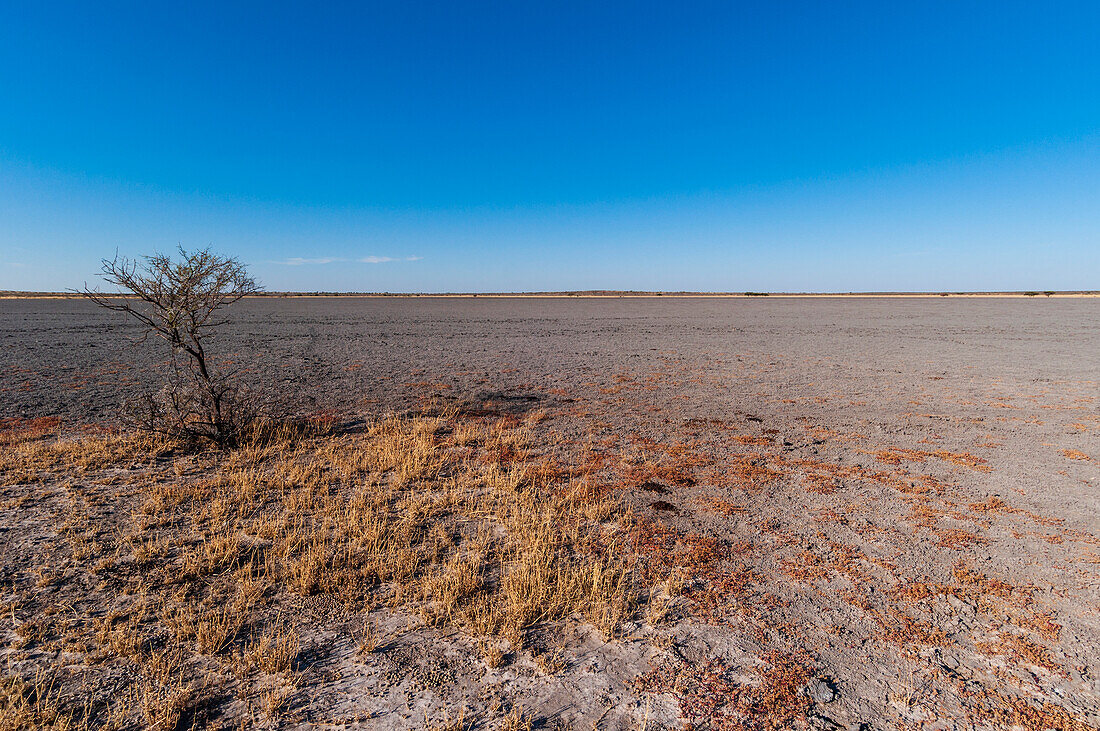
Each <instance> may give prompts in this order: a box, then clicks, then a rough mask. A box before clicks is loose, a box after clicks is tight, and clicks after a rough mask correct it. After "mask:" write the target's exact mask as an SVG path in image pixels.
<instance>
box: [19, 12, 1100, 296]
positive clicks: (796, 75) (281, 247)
mask: <svg viewBox="0 0 1100 731" xmlns="http://www.w3.org/2000/svg"><path fill="white" fill-rule="evenodd" d="M317 5H319V4H317V3H308V4H307V3H300V4H286V3H264V4H255V5H249V4H240V3H229V2H221V3H202V2H196V3H187V4H184V3H179V4H173V5H171V6H169V5H167V4H161V3H111V2H106V3H73V4H61V3H50V2H41V3H19V4H17V3H3V4H0V289H30V290H39V289H49V290H54V289H61V288H65V287H75V286H79V285H80V284H81V283H82V282H83V281H84V280H85V279H91V278H92V276H93V275H94V273H95V271H96V270H97V268H98V267H97V262H98V260H99V259H100V258H102V257H103V256H109V255H111V254H113V252H114V251H115V250H116V248H117V249H118V250H119V251H120V252H122V253H124V254H129V255H137V254H142V253H148V252H151V251H153V250H168V249H171V248H174V247H175V246H176V245H177V244H182V245H184V246H186V247H200V246H207V245H210V246H212V247H213V248H215V249H216V250H218V251H220V252H224V253H228V254H232V255H235V256H238V257H240V258H241V259H242V260H243V261H245V262H246V263H248V264H249V265H250V267H251V269H252V270H253V271H254V272H255V273H256V274H257V275H258V276H259V278H260V279H261V280H262V281H263V282H264V283H265V284H266V285H267V287H268V288H269V289H295V290H314V289H324V290H359V291H377V290H388V291H468V290H480V291H485V290H539V289H588V288H612V289H689V290H729V291H743V290H748V289H753V290H788V291H851V290H859V291H865V290H974V289H980V290H984V289H1095V288H1100V92H1098V90H1100V50H1098V49H1097V44H1096V35H1097V31H1098V29H1100V5H1097V4H1096V3H1092V2H1082V3H1053V4H1038V3H1016V2H997V3H992V2H990V3H966V2H942V3H939V2H929V3H912V4H909V5H908V6H907V7H903V6H902V4H900V3H881V2H878V3H859V2H839V3H824V2H813V3H794V2H787V3H783V2H760V3H689V4H682V3H660V4H657V3H645V2H634V3H571V2H557V3H546V4H541V5H539V4H535V3H529V2H515V3H447V4H444V3H437V4H429V3H415V2H410V3H386V4H378V5H375V4H369V3H347V4H341V3H329V4H325V5H324V7H317Z"/></svg>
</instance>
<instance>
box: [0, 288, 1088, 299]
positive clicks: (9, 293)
mask: <svg viewBox="0 0 1100 731" xmlns="http://www.w3.org/2000/svg"><path fill="white" fill-rule="evenodd" d="M79 296H80V295H79V294H76V293H73V292H26V291H20V290H0V298H9V299H10V298H20V299H22V298H32V297H43V298H47V297H52V298H68V297H79ZM119 296H120V297H121V296H123V295H119ZM249 296H250V297H275V298H278V297H1054V296H1058V297H1100V290H1067V291H1054V290H1028V291H1016V292H688V291H668V292H657V291H642V290H613V289H590V290H578V291H572V292H564V291H563V292H260V293H257V294H254V295H249Z"/></svg>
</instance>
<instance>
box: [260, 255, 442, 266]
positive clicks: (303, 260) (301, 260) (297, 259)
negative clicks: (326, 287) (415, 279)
mask: <svg viewBox="0 0 1100 731" xmlns="http://www.w3.org/2000/svg"><path fill="white" fill-rule="evenodd" d="M423 258H424V257H422V256H406V257H395V256H364V257H361V258H359V259H347V258H344V257H341V256H321V257H316V258H307V257H302V256H292V257H289V258H287V259H280V260H278V261H272V262H268V263H270V264H281V265H283V266H288V267H300V266H303V265H307V264H335V263H338V262H349V261H356V262H359V263H360V264H384V263H386V262H390V261H420V260H421V259H423Z"/></svg>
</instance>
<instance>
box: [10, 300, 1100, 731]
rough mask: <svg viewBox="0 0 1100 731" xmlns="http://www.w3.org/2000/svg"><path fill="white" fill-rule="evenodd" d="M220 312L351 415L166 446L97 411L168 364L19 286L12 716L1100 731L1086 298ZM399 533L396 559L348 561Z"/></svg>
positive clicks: (250, 368) (244, 342)
mask: <svg viewBox="0 0 1100 731" xmlns="http://www.w3.org/2000/svg"><path fill="white" fill-rule="evenodd" d="M229 316H230V318H231V319H232V323H231V325H230V326H228V327H227V328H225V330H224V335H223V336H222V337H221V338H219V340H217V341H216V342H215V345H214V347H215V349H217V351H218V352H219V353H221V354H224V357H225V359H226V360H229V361H232V362H233V364H234V365H235V366H237V367H240V368H242V369H244V377H245V378H247V379H249V380H250V381H251V382H254V383H255V384H256V385H257V387H262V388H264V389H266V390H267V392H268V393H271V394H276V395H278V397H279V398H280V399H281V400H282V401H283V402H284V403H286V404H289V405H290V406H291V407H292V408H293V410H294V411H295V412H296V413H299V414H304V415H308V416H311V417H313V418H314V420H315V421H316V422H318V423H323V424H325V425H326V428H330V429H331V431H330V432H328V433H326V434H325V435H323V436H318V437H310V438H309V439H307V440H305V441H303V442H297V441H295V442H293V443H291V442H287V443H286V444H284V447H285V448H279V449H274V448H272V447H265V446H263V445H257V446H254V447H250V448H249V451H247V452H246V453H245V454H244V455H243V456H242V455H237V456H233V455H230V456H228V457H227V456H219V455H211V454H207V453H200V454H192V453H187V452H184V451H182V450H179V449H173V448H171V447H165V446H164V445H160V446H157V447H155V450H154V452H152V453H150V452H146V453H143V452H142V451H141V449H139V448H138V447H137V446H135V443H134V441H133V438H132V437H127V436H125V435H122V436H120V435H117V434H113V433H107V434H106V435H104V434H101V433H99V432H98V431H96V430H93V429H89V426H93V425H102V424H105V423H106V424H110V421H111V419H113V417H114V415H115V414H116V413H117V410H118V405H119V403H120V402H121V400H122V399H123V398H124V397H125V396H126V394H127V393H128V392H129V391H130V390H132V389H133V388H135V387H136V386H137V385H139V384H141V383H143V382H146V381H147V380H148V379H149V378H151V377H154V375H155V367H156V364H157V362H158V360H160V359H162V358H163V350H162V343H159V342H155V341H152V340H150V341H149V342H146V343H142V344H134V343H131V342H130V340H131V339H132V338H133V336H134V335H135V334H136V333H137V331H136V330H134V329H133V328H132V326H131V325H130V324H129V323H127V322H126V321H125V320H123V319H121V316H116V315H115V314H114V313H110V312H103V311H99V310H96V309H95V308H94V307H93V306H91V305H90V304H89V303H86V302H84V301H81V300H73V299H27V300H20V299H9V300H0V416H2V417H4V418H5V419H6V421H5V422H4V423H5V433H6V435H5V437H4V440H5V441H3V442H0V444H3V445H4V447H3V448H4V450H5V451H6V455H5V456H4V457H3V458H2V462H0V485H2V495H0V499H2V502H0V578H2V581H0V591H2V592H3V597H2V598H3V601H4V606H3V611H2V612H0V614H2V615H3V616H5V617H10V622H7V621H6V622H5V623H4V626H3V628H2V629H0V639H2V641H3V643H4V644H3V648H4V649H3V650H2V654H3V655H4V657H5V666H6V670H5V673H6V676H7V678H8V680H6V681H5V682H6V683H8V685H9V688H8V690H7V691H6V692H7V696H6V698H7V700H6V701H5V703H6V705H5V706H4V708H5V711H4V713H7V714H8V716H3V715H0V719H3V718H5V717H10V718H32V717H33V718H35V719H36V723H39V724H40V725H45V723H46V721H45V720H43V719H46V718H47V717H48V716H49V714H51V713H52V714H54V715H53V716H52V718H54V721H51V722H54V723H60V720H58V719H64V718H73V719H75V720H74V723H77V722H88V724H89V725H91V726H105V725H107V726H109V725H111V724H114V725H115V726H116V727H125V726H126V725H127V724H131V725H133V724H137V725H146V726H153V725H156V724H161V725H162V726H165V727H169V726H173V725H176V726H180V727H186V726H188V725H191V724H194V725H198V726H212V727H216V726H219V725H220V726H224V727H240V726H242V725H243V726H253V725H254V726H271V727H296V726H300V727H320V728H351V727H355V728H421V727H428V728H467V727H469V728H510V729H518V728H525V727H527V726H526V725H525V724H530V727H532V728H576V729H591V728H600V729H647V730H653V729H661V728H670V729H671V728H682V727H683V725H684V723H686V722H689V723H693V724H695V728H699V729H704V728H714V729H757V728H759V729H765V728H786V727H804V726H806V725H809V726H811V727H814V728H823V729H834V728H861V727H862V728H867V729H871V728H883V729H885V728H1006V727H1011V726H1018V727H1023V728H1027V729H1041V728H1058V729H1085V728H1095V727H1097V726H1098V725H1100V664H1098V662H1097V657H1098V656H1100V492H1098V490H1100V299H1096V298H1074V299H1068V298H1067V299H1059V298H1057V297H1055V298H1050V299H1047V298H1039V299H1035V298H988V299H982V298H966V299H962V298H954V297H946V298H940V297H928V298H897V299H877V298H837V299H821V298H814V299H800V298H763V297H762V298H752V299H692V298H646V299H632V298H624V299H580V298H578V299H564V298H547V299H536V298H522V299H495V298H493V299H489V298H477V299H473V298H468V299H458V298H450V299H433V298H429V297H418V298H315V299H314V298H287V299H251V300H245V301H242V302H241V303H238V304H237V305H235V306H234V307H233V308H232V309H231V310H230V311H229ZM393 414H398V415H400V416H401V417H402V419H400V420H396V421H394V420H392V419H391V421H389V422H380V420H382V419H385V418H386V417H387V415H393ZM43 417H60V422H57V421H56V420H54V419H45V418H43ZM88 440H100V441H99V442H96V444H97V445H98V446H97V447H96V448H97V449H98V450H100V452H102V453H107V454H108V455H109V456H107V457H104V456H102V454H101V455H100V456H96V457H89V456H87V451H88V450H89V449H91V448H90V447H79V446H74V445H79V444H84V443H86V442H88ZM127 440H129V441H127ZM386 440H389V441H386ZM383 442H384V443H386V444H390V445H392V449H393V450H396V453H395V454H391V453H390V452H387V453H386V454H385V455H380V453H379V454H376V452H378V451H379V450H381V447H379V446H378V445H379V444H382V443H383ZM58 445H61V446H58ZM149 449H154V448H152V447H150V448H149ZM403 449H404V450H411V449H418V450H423V451H424V452H425V454H427V455H428V456H427V457H425V460H427V461H426V462H425V463H424V464H419V463H418V464H417V465H415V466H413V467H410V466H409V465H408V464H407V460H406V461H405V462H403V461H402V460H403V459H405V458H404V457H402V456H401V450H403ZM65 450H69V451H65ZM81 450H83V451H81ZM372 450H374V451H372ZM353 452H354V453H355V454H356V455H360V457H357V460H358V461H356V462H355V465H354V467H351V466H349V465H348V460H347V458H346V455H347V454H351V453H353ZM287 455H290V456H287ZM280 460H281V461H280ZM301 465H307V467H308V468H307V467H302V466H301ZM425 465H427V466H425ZM292 466H293V469H292ZM296 470H297V471H296ZM272 475H279V479H278V480H275V478H273V477H272ZM257 485H259V487H257ZM364 486H370V489H371V490H372V491H373V492H371V494H370V496H369V498H366V497H363V496H362V495H361V494H360V493H361V492H362V491H363V490H365V489H366V488H365V487H364ZM242 495H245V496H246V497H241V496H242ZM442 495H445V496H446V499H443V498H441V497H438V496H442ZM433 496H436V497H433ZM487 496H489V497H487ZM249 501H251V502H249ZM525 501H526V502H525ZM547 505H549V506H551V507H547V508H546V515H545V516H544V519H542V518H540V520H542V522H541V523H539V525H540V526H541V528H539V527H531V526H530V525H528V523H523V522H522V520H527V519H528V517H529V516H528V517H524V516H521V515H520V513H523V512H524V511H527V512H528V513H530V514H538V515H540V516H541V515H542V513H541V512H539V511H541V510H542V508H543V507H544V506H547ZM218 506H221V507H218ZM471 506H476V510H475V509H473V508H472V507H471ZM570 506H573V507H572V508H571V507H570ZM573 508H575V511H576V515H570V514H569V510H570V509H573ZM555 511H556V512H555ZM414 513H415V514H416V515H418V516H420V517H419V518H418V519H417V520H418V521H419V522H417V523H416V524H415V525H411V524H410V525H409V526H404V527H403V528H402V529H401V531H398V532H394V533H392V534H390V533H386V532H385V530H388V529H385V530H384V529H383V528H378V529H377V530H376V532H375V533H371V536H370V537H366V536H365V535H363V534H361V533H358V532H356V531H357V530H358V529H357V528H356V526H358V525H360V524H362V523H364V522H370V521H372V520H375V519H377V520H379V521H382V522H383V523H384V522H385V521H384V520H383V518H386V516H391V517H392V518H393V519H394V520H398V519H399V518H401V517H402V516H404V517H405V519H407V520H412V519H411V518H408V516H409V515H412V514H414ZM272 515H274V516H276V517H277V518H278V519H277V520H276V519H270V516H272ZM349 515H352V516H353V518H348V517H346V516H349ZM279 516H281V517H279ZM303 516H304V517H303ZM333 516H345V517H344V518H339V517H333ZM379 516H382V517H379ZM386 519H387V520H388V519H389V518H386ZM265 520H266V521H267V522H264V521H265ZM280 521H281V522H280ZM517 521H519V522H517ZM372 530H375V529H374V528H372ZM395 530H396V529H395ZM540 530H542V531H544V533H539V532H538V531H540ZM379 531H380V532H379ZM555 531H556V532H558V533H561V534H562V535H568V536H570V537H569V539H568V540H564V539H563V540H562V541H561V542H557V540H556V539H554V538H552V536H553V535H556V533H555ZM521 535H522V536H542V537H541V538H538V540H535V539H531V540H532V541H533V543H532V542H528V543H522V545H521V539H520V538H518V536H521ZM288 536H290V537H288ZM379 536H382V538H379ZM387 536H389V537H388V538H387ZM394 536H400V541H403V542H404V543H402V550H405V551H407V553H404V554H401V555H400V556H398V557H397V558H395V559H394V561H396V562H397V563H404V564H406V565H407V566H408V567H409V568H408V570H407V571H404V572H402V571H397V570H395V569H394V568H393V566H389V568H386V569H385V570H383V569H381V568H377V567H376V568H372V569H371V570H370V571H369V572H366V571H365V569H362V566H363V565H365V564H366V563H368V562H369V561H374V560H375V559H376V554H377V552H378V551H380V550H382V549H380V548H378V547H377V546H378V545H386V546H390V547H392V546H391V543H393V542H394V541H398V538H396V537H394ZM410 536H411V537H410ZM368 538H369V540H368ZM376 539H377V541H376V543H377V545H376V543H370V541H372V540H376ZM523 540H524V541H526V540H527V539H526V538H525V539H523ZM387 541H390V543H387ZM540 541H541V542H540ZM406 543H407V545H405V544H406ZM371 546H374V548H371ZM386 550H389V548H387V549H386ZM371 551H375V553H370V552H371ZM318 557H320V558H318ZM307 559H308V560H307ZM593 561H595V563H592V562H593ZM309 562H313V563H309ZM314 564H317V565H316V566H315V565H314ZM372 565H373V564H372ZM327 566H332V567H334V568H333V571H334V572H335V571H337V570H339V571H340V572H341V573H340V574H339V576H340V577H341V578H340V581H339V582H335V581H332V580H328V579H326V577H325V573H324V569H325V567H327ZM519 566H525V567H527V568H525V569H524V570H525V571H528V569H530V571H528V573H527V574H524V575H525V576H528V578H530V576H545V577H547V578H545V581H544V582H542V583H539V582H538V581H528V583H526V584H524V583H522V582H521V581H520V579H519V572H518V569H517V568H516V567H519ZM532 567H533V568H532ZM563 567H564V568H563ZM593 567H594V568H593ZM311 571H312V572H314V573H309V572H311ZM539 571H543V572H544V574H539V573H538V572H539ZM570 571H572V572H575V573H576V574H577V575H576V576H574V577H573V578H571V579H569V580H568V581H566V580H565V579H563V578H562V577H563V576H565V574H566V573H568V572H570ZM584 571H589V573H590V574H591V573H592V572H595V573H598V574H599V577H600V578H598V579H593V580H592V581H590V582H589V584H585V581H586V580H587V579H584V578H583V577H581V576H580V574H583V573H584ZM570 576H573V574H570ZM336 583H338V584H340V585H339V586H335V585H334V584H336ZM550 585H552V586H554V587H556V588H555V590H554V591H555V592H558V593H556V594H553V593H551V594H553V595H551V594H547V596H545V597H543V596H542V594H541V593H540V592H541V591H542V588H540V587H543V586H550ZM349 587H354V590H352V589H349ZM563 597H565V598H563ZM228 606H233V607H234V608H235V609H234V615H233V618H232V620H231V621H230V619H228V618H227V613H228V610H227V609H226V607H228ZM218 612H221V614H220V615H218ZM212 616H213V617H215V619H217V618H218V617H220V620H219V621H221V622H222V626H221V629H220V631H218V632H213V630H211V629H210V625H212V624H216V622H214V620H213V619H211V617H212ZM211 632H213V635H214V637H215V639H210V637H211ZM288 638H289V639H288ZM265 643H267V644H265ZM280 643H281V644H280ZM276 647H280V648H282V649H275V648H276ZM288 648H289V649H288ZM272 657H283V658H284V660H282V661H280V662H273V661H271V660H270V658H272ZM264 658H268V659H267V660H265V659H264ZM162 666H163V667H162ZM35 684H37V685H35ZM32 686H34V687H35V688H38V690H34V691H33V692H32V690H28V689H29V688H32ZM43 688H44V689H43ZM51 692H52V693H53V695H52V696H51V695H50V694H51ZM43 698H45V699H48V700H49V704H47V703H45V702H44V701H42V699H43ZM20 703H22V705H20ZM36 703H37V704H38V705H37V706H36V705H35V704H36ZM51 704H52V705H51ZM46 706H48V707H46ZM17 713H25V714H31V715H26V716H17V715H15V714H17ZM33 714H38V715H33ZM66 714H68V715H66ZM448 724H450V725H448Z"/></svg>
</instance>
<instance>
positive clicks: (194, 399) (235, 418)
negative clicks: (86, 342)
mask: <svg viewBox="0 0 1100 731" xmlns="http://www.w3.org/2000/svg"><path fill="white" fill-rule="evenodd" d="M179 256H180V258H179V260H178V261H175V260H173V259H172V257H170V256H168V255H165V254H154V255H153V256H147V257H144V258H143V259H142V260H135V259H128V258H126V257H120V256H118V255H117V254H116V255H115V257H114V258H113V259H104V260H103V267H102V271H101V274H100V276H101V277H102V278H103V279H104V280H105V281H106V282H107V283H108V284H112V285H114V286H115V287H117V288H118V292H117V293H106V292H103V291H101V290H99V289H98V288H97V289H89V288H88V287H87V286H85V288H84V289H83V291H81V292H80V294H82V295H83V296H85V297H87V298H88V299H90V300H91V301H92V302H95V303H96V304H97V305H99V306H100V307H105V308H106V309H109V310H113V311H115V312H123V313H126V314H127V315H129V316H130V317H132V318H134V319H136V320H137V321H138V322H139V323H141V325H142V326H143V327H144V328H145V332H144V335H143V338H142V339H144V338H145V337H148V336H149V335H150V334H153V335H156V336H157V337H160V338H163V339H164V340H166V341H167V342H168V344H169V346H170V348H169V349H170V358H169V363H168V374H167V377H166V379H165V380H166V382H165V384H164V385H163V387H162V388H160V389H159V390H158V391H155V392H152V391H150V392H146V393H144V394H143V395H142V396H141V397H139V398H137V399H135V400H134V401H132V402H131V403H130V404H129V406H128V408H127V409H126V412H125V414H126V416H128V417H129V418H130V420H132V421H133V422H134V423H135V424H136V425H137V426H139V427H140V428H142V429H145V430H147V431H152V432H157V433H160V434H164V435H167V436H170V437H175V438H182V439H186V440H189V441H195V440H209V441H212V442H214V443H215V444H218V445H220V446H232V445H234V444H235V443H236V442H237V441H238V440H239V439H240V437H241V435H242V434H243V432H244V430H245V429H246V428H247V427H248V426H249V425H250V424H251V423H252V422H253V421H254V420H255V419H256V417H257V416H258V415H259V411H260V405H259V399H258V397H257V395H256V394H254V393H252V392H250V391H248V390H247V389H245V388H244V387H243V385H242V384H241V382H240V380H239V377H238V375H239V374H238V373H237V372H236V371H235V370H226V369H224V367H217V366H215V363H214V361H213V360H212V358H211V356H210V353H209V351H208V349H207V346H208V343H209V341H210V340H211V339H212V338H213V337H214V335H215V333H216V330H217V328H218V327H219V326H222V325H224V324H225V323H226V320H224V319H222V318H220V317H218V313H219V310H221V309H222V308H224V307H226V306H228V305H231V304H233V303H234V302H236V301H237V300H240V299H241V298H243V297H247V296H248V295H251V294H256V293H258V292H260V291H261V287H260V286H259V285H258V284H257V283H256V280H255V279H253V278H252V277H251V276H249V274H248V272H247V270H246V269H245V267H244V265H243V264H241V263H240V262H239V261H237V260H236V259H233V258H227V257H223V256H219V255H217V254H214V253H212V252H211V251H210V250H209V249H203V250H201V251H197V252H192V253H189V252H187V251H185V250H184V249H183V248H182V247H181V248H180V249H179Z"/></svg>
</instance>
